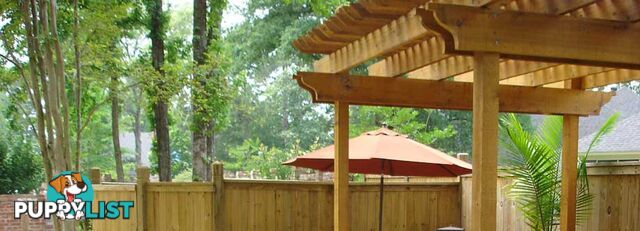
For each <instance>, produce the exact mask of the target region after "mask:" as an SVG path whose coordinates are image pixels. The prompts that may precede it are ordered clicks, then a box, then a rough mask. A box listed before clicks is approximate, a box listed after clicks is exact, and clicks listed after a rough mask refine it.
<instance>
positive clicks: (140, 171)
mask: <svg viewBox="0 0 640 231" xmlns="http://www.w3.org/2000/svg"><path fill="white" fill-rule="evenodd" d="M136 177H137V181H136V204H135V206H134V207H135V208H136V216H137V217H138V222H137V225H138V228H137V230H138V231H143V230H147V226H146V224H145V219H146V214H145V212H144V211H145V198H146V196H145V192H146V191H147V190H146V187H147V183H149V168H148V167H138V168H137V169H136Z"/></svg>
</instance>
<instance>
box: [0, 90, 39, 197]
mask: <svg viewBox="0 0 640 231" xmlns="http://www.w3.org/2000/svg"><path fill="white" fill-rule="evenodd" d="M24 100H26V99H20V98H12V99H8V98H7V97H6V95H4V94H3V95H2V96H1V97H0V110H1V113H2V115H3V117H2V118H0V194H22V193H31V192H33V191H34V190H37V189H38V188H39V187H40V182H42V181H43V180H44V171H43V169H42V168H43V167H42V158H41V157H40V155H38V149H37V143H36V142H35V139H34V138H33V133H32V132H31V131H30V130H29V128H28V126H29V125H26V123H25V122H26V121H24V119H25V118H24V117H22V112H20V111H19V110H20V109H19V108H18V105H17V103H22V102H23V101H24Z"/></svg>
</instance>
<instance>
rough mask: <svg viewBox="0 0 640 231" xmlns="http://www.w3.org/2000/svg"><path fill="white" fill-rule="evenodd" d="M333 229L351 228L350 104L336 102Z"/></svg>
mask: <svg viewBox="0 0 640 231" xmlns="http://www.w3.org/2000/svg"><path fill="white" fill-rule="evenodd" d="M333 140H334V146H335V157H334V159H333V166H334V167H333V171H334V174H333V230H338V231H348V230H349V222H350V221H349V210H350V207H349V104H348V103H345V102H335V117H334V128H333Z"/></svg>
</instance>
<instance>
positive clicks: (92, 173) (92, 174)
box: [89, 168, 102, 184]
mask: <svg viewBox="0 0 640 231" xmlns="http://www.w3.org/2000/svg"><path fill="white" fill-rule="evenodd" d="M100 176H101V175H100V168H91V170H89V180H91V184H100V183H102V178H100Z"/></svg>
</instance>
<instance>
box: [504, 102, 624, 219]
mask: <svg viewBox="0 0 640 231" xmlns="http://www.w3.org/2000/svg"><path fill="white" fill-rule="evenodd" d="M617 117H618V116H617V114H616V115H613V116H612V117H611V118H609V119H608V120H607V122H606V123H605V124H604V125H603V127H602V128H600V130H599V132H598V135H596V136H595V137H594V139H593V141H592V143H591V145H590V147H589V150H590V149H591V147H592V146H593V145H594V144H596V143H597V142H598V141H599V140H600V138H601V137H602V135H604V134H607V133H608V132H610V131H611V130H612V129H613V127H614V126H615V121H616V120H617ZM501 122H502V123H501V130H502V131H503V132H504V133H505V134H506V135H505V136H504V137H503V138H502V139H501V147H503V148H504V149H505V152H506V155H504V156H503V158H504V160H503V162H504V163H505V166H504V167H505V168H504V169H503V171H504V172H505V173H507V174H509V175H511V176H512V177H513V182H512V183H511V184H510V185H509V186H508V195H509V196H510V197H512V198H513V199H514V200H515V201H516V206H517V208H518V209H519V210H520V211H521V212H522V214H523V215H524V217H525V219H526V223H527V224H528V225H529V227H530V228H532V229H533V230H545V231H546V230H554V228H555V226H556V225H557V221H558V219H559V214H560V190H561V182H560V179H561V165H560V160H561V151H562V146H561V145H562V144H561V141H562V127H563V126H562V117H557V116H554V117H547V118H546V119H545V120H544V122H543V124H542V125H541V126H540V127H539V129H538V130H537V132H535V133H532V132H529V131H527V130H526V129H525V128H524V127H523V126H522V124H521V123H520V121H519V119H518V118H517V117H516V116H515V115H514V114H507V115H505V116H503V117H502V119H501ZM588 155H589V151H587V153H586V154H585V155H584V156H582V157H581V158H580V160H579V163H578V195H577V201H578V203H577V213H576V214H577V221H578V222H579V223H581V222H584V221H585V220H586V218H587V217H588V216H589V213H590V211H591V202H592V199H593V196H592V195H591V194H590V193H589V186H588V185H589V183H588V179H587V175H586V171H587V169H586V160H587V156H588Z"/></svg>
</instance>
